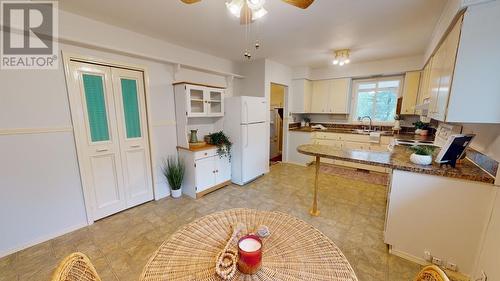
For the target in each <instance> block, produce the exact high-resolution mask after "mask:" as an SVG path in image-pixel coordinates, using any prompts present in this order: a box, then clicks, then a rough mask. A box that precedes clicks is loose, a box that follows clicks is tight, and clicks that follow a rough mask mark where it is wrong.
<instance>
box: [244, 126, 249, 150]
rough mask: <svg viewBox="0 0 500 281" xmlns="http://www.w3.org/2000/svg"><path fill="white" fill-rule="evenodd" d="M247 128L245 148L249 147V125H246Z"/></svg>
mask: <svg viewBox="0 0 500 281" xmlns="http://www.w3.org/2000/svg"><path fill="white" fill-rule="evenodd" d="M245 129H246V138H245V139H246V140H245V148H247V147H248V125H246V126H245Z"/></svg>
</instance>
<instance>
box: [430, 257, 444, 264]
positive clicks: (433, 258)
mask: <svg viewBox="0 0 500 281" xmlns="http://www.w3.org/2000/svg"><path fill="white" fill-rule="evenodd" d="M432 263H433V264H435V265H437V266H443V260H442V259H440V258H438V257H432Z"/></svg>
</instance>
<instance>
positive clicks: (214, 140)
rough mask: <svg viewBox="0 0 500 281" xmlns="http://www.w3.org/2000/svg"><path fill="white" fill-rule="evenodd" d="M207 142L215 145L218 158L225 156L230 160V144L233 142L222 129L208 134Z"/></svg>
mask: <svg viewBox="0 0 500 281" xmlns="http://www.w3.org/2000/svg"><path fill="white" fill-rule="evenodd" d="M208 140H209V141H208V143H209V144H213V145H215V146H217V155H219V157H220V158H222V157H224V156H226V157H227V158H229V160H230V161H231V146H232V145H233V143H232V142H231V141H230V140H229V138H228V137H227V136H226V135H225V134H224V132H223V131H220V132H217V133H212V134H209V135H208Z"/></svg>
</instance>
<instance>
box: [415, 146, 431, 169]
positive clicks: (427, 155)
mask: <svg viewBox="0 0 500 281" xmlns="http://www.w3.org/2000/svg"><path fill="white" fill-rule="evenodd" d="M434 149H435V148H434V147H433V146H429V145H416V146H412V147H411V150H413V153H412V155H410V161H411V162H413V163H415V164H418V165H430V164H431V163H432V154H433V153H434Z"/></svg>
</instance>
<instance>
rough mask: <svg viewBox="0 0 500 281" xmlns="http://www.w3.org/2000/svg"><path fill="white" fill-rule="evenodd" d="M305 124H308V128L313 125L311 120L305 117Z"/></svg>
mask: <svg viewBox="0 0 500 281" xmlns="http://www.w3.org/2000/svg"><path fill="white" fill-rule="evenodd" d="M304 122H306V127H309V125H310V124H311V118H309V117H304Z"/></svg>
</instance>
